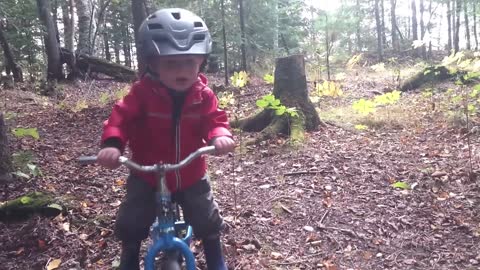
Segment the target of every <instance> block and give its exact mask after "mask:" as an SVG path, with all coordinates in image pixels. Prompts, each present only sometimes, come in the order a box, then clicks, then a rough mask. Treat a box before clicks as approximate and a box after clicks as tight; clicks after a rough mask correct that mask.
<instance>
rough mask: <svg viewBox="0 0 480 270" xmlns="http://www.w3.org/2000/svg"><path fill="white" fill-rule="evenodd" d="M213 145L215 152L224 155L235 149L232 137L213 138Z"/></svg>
mask: <svg viewBox="0 0 480 270" xmlns="http://www.w3.org/2000/svg"><path fill="white" fill-rule="evenodd" d="M213 146H215V150H216V151H215V154H217V155H224V154H226V153H228V152H232V151H233V149H235V142H234V141H233V140H232V138H230V137H227V136H221V137H217V138H215V139H214V140H213Z"/></svg>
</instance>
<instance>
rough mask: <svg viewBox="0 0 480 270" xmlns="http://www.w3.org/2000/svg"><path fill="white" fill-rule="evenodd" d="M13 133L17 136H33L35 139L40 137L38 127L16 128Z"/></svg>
mask: <svg viewBox="0 0 480 270" xmlns="http://www.w3.org/2000/svg"><path fill="white" fill-rule="evenodd" d="M12 133H13V135H14V136H15V137H17V138H24V137H32V138H34V139H35V140H38V139H40V135H39V134H38V131H37V129H36V128H14V129H13V130H12Z"/></svg>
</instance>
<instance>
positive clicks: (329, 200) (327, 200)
mask: <svg viewBox="0 0 480 270" xmlns="http://www.w3.org/2000/svg"><path fill="white" fill-rule="evenodd" d="M332 204H333V201H332V198H331V197H325V198H324V199H323V205H325V207H327V208H330V207H332Z"/></svg>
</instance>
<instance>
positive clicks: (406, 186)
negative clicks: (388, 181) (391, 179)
mask: <svg viewBox="0 0 480 270" xmlns="http://www.w3.org/2000/svg"><path fill="white" fill-rule="evenodd" d="M392 187H394V188H400V189H410V185H409V184H408V183H405V182H401V181H399V182H395V183H393V184H392Z"/></svg>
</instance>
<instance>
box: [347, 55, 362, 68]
mask: <svg viewBox="0 0 480 270" xmlns="http://www.w3.org/2000/svg"><path fill="white" fill-rule="evenodd" d="M362 58H363V53H360V54H356V55H354V56H352V58H350V59H349V60H348V62H347V69H353V68H354V67H355V66H357V65H358V64H359V63H360V61H361V60H362Z"/></svg>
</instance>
